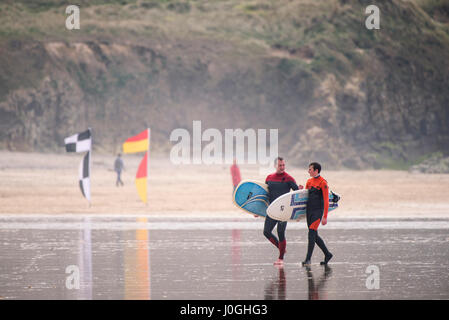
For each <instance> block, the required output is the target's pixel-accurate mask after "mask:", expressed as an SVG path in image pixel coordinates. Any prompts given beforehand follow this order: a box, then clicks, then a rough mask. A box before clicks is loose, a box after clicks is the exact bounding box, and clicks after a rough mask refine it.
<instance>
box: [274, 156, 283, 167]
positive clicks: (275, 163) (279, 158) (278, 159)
mask: <svg viewBox="0 0 449 320" xmlns="http://www.w3.org/2000/svg"><path fill="white" fill-rule="evenodd" d="M278 161H284V158H282V157H277V158H276V159H274V165H277V163H278Z"/></svg>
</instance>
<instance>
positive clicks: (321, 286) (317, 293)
mask: <svg viewBox="0 0 449 320" xmlns="http://www.w3.org/2000/svg"><path fill="white" fill-rule="evenodd" d="M306 272H307V283H308V289H309V300H326V299H327V291H326V290H325V285H326V282H327V280H328V279H329V277H330V275H331V274H332V269H331V267H329V266H328V265H325V266H324V270H323V273H322V274H321V276H320V278H319V279H318V281H317V282H316V283H315V281H314V278H313V272H312V268H310V267H306Z"/></svg>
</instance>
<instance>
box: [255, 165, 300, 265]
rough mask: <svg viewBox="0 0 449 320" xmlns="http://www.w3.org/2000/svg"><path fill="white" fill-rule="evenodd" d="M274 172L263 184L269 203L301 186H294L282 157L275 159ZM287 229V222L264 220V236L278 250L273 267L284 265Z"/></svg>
mask: <svg viewBox="0 0 449 320" xmlns="http://www.w3.org/2000/svg"><path fill="white" fill-rule="evenodd" d="M274 164H275V168H276V172H275V173H273V174H270V175H268V176H267V178H266V179H265V183H266V184H267V185H268V198H269V201H270V203H271V202H273V201H274V200H275V199H276V198H278V197H280V196H281V195H283V194H285V193H288V192H290V190H299V189H302V188H303V186H299V187H298V185H297V184H296V181H295V179H293V177H292V176H291V175H289V174H288V173H287V172H285V161H284V159H283V158H282V157H277V158H276V160H275V163H274ZM276 224H277V232H278V236H279V239H277V238H276V236H275V235H274V234H273V229H274V227H275V225H276ZM286 228H287V222H281V221H278V220H274V219H272V218H270V217H269V216H266V218H265V225H264V229H263V234H264V236H265V237H266V238H267V239H268V240H270V242H271V243H272V244H273V245H275V246H276V247H277V248H278V249H279V258H278V260H277V261H276V262H275V263H274V264H275V265H279V266H282V265H283V264H284V254H285V248H286V246H287V241H286V239H285V229H286Z"/></svg>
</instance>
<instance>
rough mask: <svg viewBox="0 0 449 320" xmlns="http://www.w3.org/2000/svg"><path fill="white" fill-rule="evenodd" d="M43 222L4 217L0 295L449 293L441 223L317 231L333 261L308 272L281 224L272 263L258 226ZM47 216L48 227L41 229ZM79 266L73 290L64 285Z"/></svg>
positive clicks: (297, 244) (295, 234) (300, 244)
mask: <svg viewBox="0 0 449 320" xmlns="http://www.w3.org/2000/svg"><path fill="white" fill-rule="evenodd" d="M46 219H47V220H44V219H42V220H41V221H37V222H32V221H29V220H28V219H25V218H10V219H6V218H4V219H3V220H4V221H3V225H4V228H0V258H1V263H0V299H2V298H3V299H308V298H309V299H448V298H449V273H448V272H447V270H448V268H449V265H448V261H449V260H448V253H447V250H444V249H445V248H446V247H447V243H448V242H447V241H448V238H447V229H444V228H442V229H436V230H434V231H433V232H432V234H431V235H429V233H428V231H427V230H421V229H418V228H415V229H398V230H395V232H394V234H392V232H391V230H382V228H381V227H378V229H376V228H373V229H360V230H358V229H350V230H345V229H336V230H332V229H330V230H326V232H327V234H326V236H327V239H329V242H330V243H332V244H333V248H335V249H333V250H335V252H334V255H335V258H334V259H333V260H332V262H331V264H330V266H327V267H324V268H323V267H322V266H319V265H317V264H316V261H315V263H313V264H312V267H311V269H310V268H309V269H307V268H303V267H301V266H300V263H299V261H300V258H302V257H301V254H302V253H303V251H302V249H304V247H305V246H306V245H307V243H306V241H304V239H303V238H301V236H302V233H300V232H299V231H296V230H289V232H290V234H289V235H290V237H291V239H299V240H295V241H293V240H292V242H291V247H290V248H291V250H290V251H289V255H288V256H287V259H286V261H285V266H284V268H279V269H276V268H275V267H274V266H273V263H272V256H273V250H272V247H271V246H268V245H267V243H266V241H265V240H264V239H263V238H262V237H261V235H260V230H259V229H257V230H256V229H254V230H253V229H249V230H247V229H226V230H215V229H211V230H207V228H205V226H204V225H202V222H199V223H198V222H194V223H192V222H187V224H186V226H185V229H181V230H165V229H161V230H159V229H153V228H154V224H153V222H154V221H153V220H151V218H139V219H138V220H137V223H136V218H135V217H133V218H132V223H133V224H132V227H133V228H128V229H123V221H125V222H127V223H130V222H131V219H130V218H126V219H124V218H118V219H117V218H110V217H107V218H103V217H76V219H75V218H67V219H65V218H58V219H55V218H46ZM105 221H106V222H107V223H108V224H110V226H111V227H110V228H107V226H108V224H107V223H106V222H105ZM18 222H19V223H20V224H17V223H18ZM49 222H51V223H56V224H55V225H53V227H52V228H50V229H45V228H43V227H41V226H42V225H43V224H44V223H49ZM149 222H150V223H149ZM35 223H37V225H36V224H35ZM156 223H157V221H156ZM195 223H196V224H195ZM206 223H208V222H206ZM376 223H377V222H372V225H373V226H383V225H382V224H377V225H376ZM181 224H182V223H181V222H180V223H179V225H181ZM197 225H198V226H197ZM206 226H209V224H206ZM149 230H152V231H151V237H150V236H149ZM379 245H382V248H383V250H382V251H379ZM150 247H151V257H150ZM150 259H151V260H150ZM317 259H318V258H317ZM150 262H151V265H150ZM312 262H313V261H312ZM371 265H374V266H377V267H379V270H380V273H381V274H380V279H381V281H380V286H379V287H378V288H377V289H374V290H373V289H371V288H369V287H368V286H367V285H366V283H367V277H368V276H369V274H367V273H366V270H367V267H368V266H371ZM68 267H74V268H68ZM331 268H332V269H331ZM78 269H79V277H78V278H79V283H80V285H79V289H78V288H77V286H74V287H72V286H67V283H69V284H75V282H76V280H77V276H76V272H75V271H76V270H78ZM67 270H70V272H69V273H67ZM72 276H73V277H72ZM287 278H288V282H287Z"/></svg>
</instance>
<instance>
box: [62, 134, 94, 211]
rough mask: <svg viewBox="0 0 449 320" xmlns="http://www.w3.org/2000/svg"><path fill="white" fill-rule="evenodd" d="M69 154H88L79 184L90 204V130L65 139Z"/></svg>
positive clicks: (81, 164)
mask: <svg viewBox="0 0 449 320" xmlns="http://www.w3.org/2000/svg"><path fill="white" fill-rule="evenodd" d="M64 142H65V149H66V151H67V152H86V151H87V153H86V155H85V156H84V158H83V160H82V161H81V163H80V166H79V184H80V189H81V193H82V194H83V196H84V197H85V198H86V199H87V200H88V201H89V203H90V156H91V150H92V134H91V130H90V128H89V129H87V130H86V131H84V132H81V133H77V134H74V135H73V136H70V137H68V138H65V139H64Z"/></svg>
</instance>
